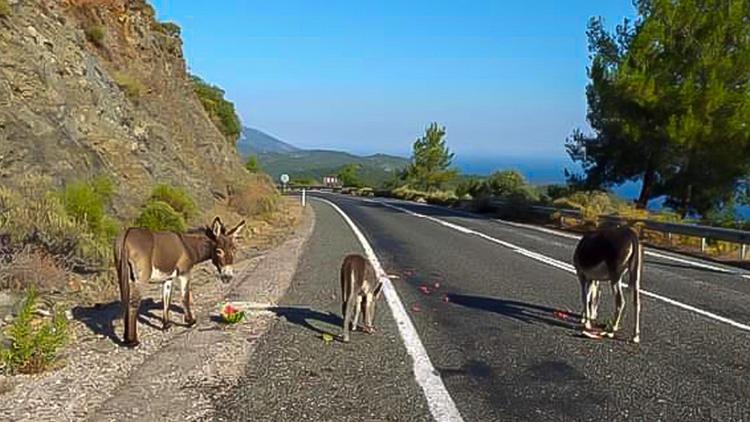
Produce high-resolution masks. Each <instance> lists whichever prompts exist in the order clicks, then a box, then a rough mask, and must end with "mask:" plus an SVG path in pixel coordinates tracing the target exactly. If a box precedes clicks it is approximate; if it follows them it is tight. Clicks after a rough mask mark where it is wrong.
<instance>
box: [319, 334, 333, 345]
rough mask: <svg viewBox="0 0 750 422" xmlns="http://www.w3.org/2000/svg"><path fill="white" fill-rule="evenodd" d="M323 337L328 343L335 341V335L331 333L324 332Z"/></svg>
mask: <svg viewBox="0 0 750 422" xmlns="http://www.w3.org/2000/svg"><path fill="white" fill-rule="evenodd" d="M321 337H322V338H323V341H324V342H325V343H326V344H331V342H332V341H333V336H332V335H331V334H328V333H323V335H322V336H321Z"/></svg>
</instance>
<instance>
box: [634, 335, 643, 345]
mask: <svg viewBox="0 0 750 422" xmlns="http://www.w3.org/2000/svg"><path fill="white" fill-rule="evenodd" d="M640 342H641V336H635V337H633V343H635V344H638V343H640Z"/></svg>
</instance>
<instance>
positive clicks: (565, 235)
mask: <svg viewBox="0 0 750 422" xmlns="http://www.w3.org/2000/svg"><path fill="white" fill-rule="evenodd" d="M370 202H377V203H381V204H388V205H391V206H395V205H393V204H389V203H388V202H386V201H372V200H370ZM418 205H419V206H423V207H435V206H434V205H425V204H418ZM441 209H442V208H441ZM406 211H408V210H406ZM451 211H452V212H453V213H455V214H456V215H457V216H460V215H461V214H467V215H469V213H465V212H463V211H456V210H451ZM491 220H492V221H496V222H498V223H500V224H504V225H508V226H511V227H518V228H523V229H529V230H534V231H538V232H541V233H547V234H551V235H555V236H558V237H563V238H566V239H573V240H580V239H581V236H580V235H576V234H572V233H567V232H563V231H560V230H555V229H550V228H547V227H539V226H535V225H532V224H524V223H517V222H515V221H508V220H503V219H500V218H493V219H491ZM644 253H645V254H646V255H648V256H653V257H655V258H661V259H666V260H669V261H674V262H679V263H681V264H686V265H690V266H692V267H696V268H703V269H706V270H712V271H717V272H721V273H725V274H737V275H741V276H742V277H744V278H748V279H750V275H743V274H742V273H741V272H740V271H736V270H732V269H729V268H724V267H719V266H716V265H711V264H709V263H706V262H701V261H694V260H690V259H686V258H681V257H678V256H674V255H669V254H665V253H661V252H655V251H651V250H645V251H644Z"/></svg>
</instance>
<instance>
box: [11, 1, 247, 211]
mask: <svg viewBox="0 0 750 422" xmlns="http://www.w3.org/2000/svg"><path fill="white" fill-rule="evenodd" d="M8 3H9V4H10V5H11V13H10V14H9V15H7V16H4V17H0V185H10V186H13V184H14V183H15V182H17V180H18V178H19V177H20V176H22V175H24V174H36V173H39V174H46V175H50V176H52V177H53V180H55V181H56V183H63V182H64V181H66V180H70V179H75V178H84V177H87V176H93V175H99V174H104V175H108V176H110V177H112V178H113V179H114V180H117V181H118V188H119V194H118V200H116V202H115V204H116V206H117V207H118V214H121V215H128V214H132V213H131V211H132V210H133V209H134V207H136V206H138V205H140V202H141V199H143V197H145V195H147V193H148V191H149V189H150V187H151V186H152V184H153V183H157V182H158V183H165V182H166V183H173V184H175V185H178V186H183V187H185V188H187V189H188V190H189V191H190V192H191V193H193V195H194V196H195V197H196V198H197V199H198V200H199V201H200V202H205V201H209V200H210V199H211V198H212V197H214V196H222V195H226V191H227V189H228V185H230V184H231V183H232V182H236V181H237V178H239V177H242V175H243V171H242V167H241V163H240V159H239V157H238V155H237V152H236V149H235V146H234V142H233V141H230V140H227V139H226V138H225V137H224V136H223V135H222V134H221V133H220V132H219V131H218V130H217V128H216V127H215V126H214V124H213V123H212V122H211V120H210V119H209V117H208V115H207V114H206V112H205V111H204V109H203V107H202V106H201V104H200V102H199V100H198V99H197V97H196V96H195V94H194V92H193V89H192V85H191V83H190V81H189V79H188V74H187V71H186V64H185V60H184V58H183V55H182V42H181V40H180V38H179V35H177V34H175V31H170V30H169V28H167V27H165V26H164V25H161V24H160V23H158V22H157V21H156V20H155V18H154V11H153V9H152V8H151V7H150V6H149V5H148V4H147V3H146V2H145V1H144V0H11V1H8Z"/></svg>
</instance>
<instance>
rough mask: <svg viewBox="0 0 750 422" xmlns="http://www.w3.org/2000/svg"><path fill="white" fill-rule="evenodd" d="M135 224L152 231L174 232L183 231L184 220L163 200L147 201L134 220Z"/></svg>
mask: <svg viewBox="0 0 750 422" xmlns="http://www.w3.org/2000/svg"><path fill="white" fill-rule="evenodd" d="M135 225H136V226H138V227H142V228H144V229H149V230H154V231H168V232H174V233H182V232H184V231H185V220H184V219H183V218H182V214H180V213H178V212H177V211H175V210H174V209H173V208H172V207H171V206H170V205H169V204H167V203H166V202H163V201H149V202H148V203H147V204H146V206H145V207H144V208H143V211H141V214H140V215H139V216H138V218H137V219H136V220H135Z"/></svg>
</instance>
